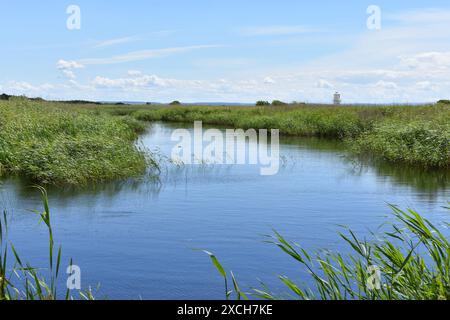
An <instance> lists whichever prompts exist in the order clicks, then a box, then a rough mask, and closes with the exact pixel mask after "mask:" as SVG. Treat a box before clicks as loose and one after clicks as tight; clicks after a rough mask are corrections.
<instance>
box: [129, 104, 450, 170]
mask: <svg viewBox="0 0 450 320" xmlns="http://www.w3.org/2000/svg"><path fill="white" fill-rule="evenodd" d="M130 114H132V115H133V116H134V117H136V118H137V119H138V120H142V121H172V122H190V123H193V122H194V121H200V120H201V121H203V122H204V123H205V124H209V125H220V126H228V127H230V128H243V129H249V128H253V129H279V130H280V133H281V134H283V135H286V136H315V137H326V138H334V139H339V140H345V141H347V142H348V143H349V145H350V146H351V147H352V150H354V151H356V152H357V153H365V152H369V153H371V154H372V155H375V156H379V157H381V158H383V159H385V160H389V161H394V162H402V163H410V164H417V165H421V166H427V167H448V166H449V165H450V106H448V105H445V104H438V105H430V106H420V107H419V106H385V107H380V106H359V107H358V106H343V107H339V108H337V107H330V106H314V105H303V106H286V107H276V108H275V107H272V106H271V107H157V108H149V109H143V108H138V109H135V110H134V111H133V110H130Z"/></svg>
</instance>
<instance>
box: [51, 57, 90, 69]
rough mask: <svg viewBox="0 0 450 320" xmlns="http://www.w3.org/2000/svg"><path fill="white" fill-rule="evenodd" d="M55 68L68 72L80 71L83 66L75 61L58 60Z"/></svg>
mask: <svg viewBox="0 0 450 320" xmlns="http://www.w3.org/2000/svg"><path fill="white" fill-rule="evenodd" d="M56 67H57V68H58V69H60V70H68V69H80V68H83V67H84V66H83V65H82V64H81V63H79V62H77V61H67V60H63V59H60V60H58V62H57V63H56Z"/></svg>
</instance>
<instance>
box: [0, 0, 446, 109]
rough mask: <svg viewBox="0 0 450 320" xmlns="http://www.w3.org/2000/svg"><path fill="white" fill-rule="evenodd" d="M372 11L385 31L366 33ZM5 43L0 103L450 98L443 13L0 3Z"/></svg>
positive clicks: (242, 4)
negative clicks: (75, 26) (18, 97)
mask: <svg viewBox="0 0 450 320" xmlns="http://www.w3.org/2000/svg"><path fill="white" fill-rule="evenodd" d="M69 5H76V6H78V7H79V8H80V10H81V19H80V21H81V28H80V29H79V30H69V29H68V28H67V26H66V21H67V19H68V18H69V14H67V13H66V10H67V8H68V7H69ZM369 5H376V6H378V7H379V8H380V10H381V29H380V30H370V29H368V27H367V19H368V18H369V14H367V12H366V11H367V8H368V6H369ZM0 35H1V39H2V50H0V91H3V92H7V93H12V94H26V95H28V96H42V97H44V98H48V99H91V100H137V101H162V102H165V101H172V100H175V99H178V100H182V101H185V102H196V101H197V102H198V101H225V102H254V101H256V100H259V99H265V100H272V99H281V100H286V101H293V100H296V101H307V102H329V101H330V99H331V97H332V94H333V93H334V91H340V92H341V93H342V94H343V99H344V101H345V102H349V103H355V102H373V103H380V102H424V101H433V100H435V99H440V98H449V96H450V77H449V76H450V41H449V40H450V4H449V3H448V1H437V0H431V1H414V0H413V1H399V0H397V1H392V0H391V1H384V0H383V1H361V0H359V1H345V2H338V1H314V2H311V1H261V0H260V1H253V0H247V1H234V0H228V1H214V0H211V1H206V0H190V1H189V0H184V1H181V0H180V1H170V0H166V1H137V0H133V1H127V2H125V1H105V0H102V1H100V0H91V1H84V0H83V1H80V0H78V1H77V0H75V1H73V2H68V1H50V0H42V1H39V2H37V1H33V2H31V1H22V0H16V1H13V2H8V3H7V2H6V1H2V2H1V3H0Z"/></svg>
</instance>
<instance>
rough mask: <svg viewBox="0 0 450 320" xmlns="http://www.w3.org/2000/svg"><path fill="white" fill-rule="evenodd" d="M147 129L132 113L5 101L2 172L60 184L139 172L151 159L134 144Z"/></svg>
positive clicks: (0, 124)
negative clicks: (125, 115)
mask: <svg viewBox="0 0 450 320" xmlns="http://www.w3.org/2000/svg"><path fill="white" fill-rule="evenodd" d="M143 130H144V127H143V125H142V123H140V122H139V121H138V120H136V119H134V118H131V117H112V116H110V115H108V114H105V113H96V112H90V111H82V110H76V111H75V110H68V109H65V108H63V106H62V105H56V104H50V103H45V102H35V101H29V100H26V99H19V98H16V99H12V100H11V101H2V102H0V172H2V173H3V174H18V175H21V176H23V177H27V178H29V179H31V180H33V181H35V182H38V183H40V184H57V185H64V184H68V185H86V184H88V183H94V182H98V181H106V180H114V179H125V178H129V177H134V176H138V175H141V174H142V173H144V172H145V169H146V167H147V165H148V161H147V160H149V159H147V158H146V153H144V152H143V151H141V150H139V149H138V148H137V147H136V145H135V140H136V138H137V134H138V132H142V131H143Z"/></svg>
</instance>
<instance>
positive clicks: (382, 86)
mask: <svg viewBox="0 0 450 320" xmlns="http://www.w3.org/2000/svg"><path fill="white" fill-rule="evenodd" d="M375 87H376V88H380V89H388V90H395V89H398V85H397V84H396V83H395V82H389V81H384V80H380V81H378V82H377V83H376V84H375Z"/></svg>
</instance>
